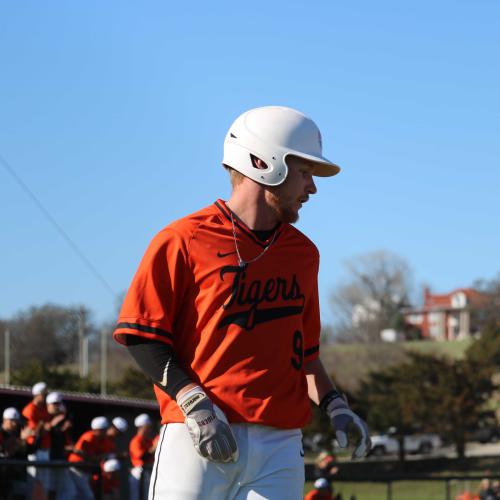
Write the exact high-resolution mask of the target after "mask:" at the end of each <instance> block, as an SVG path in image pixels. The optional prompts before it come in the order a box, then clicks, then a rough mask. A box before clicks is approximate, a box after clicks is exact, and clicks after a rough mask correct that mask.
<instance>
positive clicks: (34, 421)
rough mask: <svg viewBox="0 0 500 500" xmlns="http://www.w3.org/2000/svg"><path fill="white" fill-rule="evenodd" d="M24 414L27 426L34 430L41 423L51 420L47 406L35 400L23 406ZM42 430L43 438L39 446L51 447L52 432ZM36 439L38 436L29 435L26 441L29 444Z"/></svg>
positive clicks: (43, 447)
mask: <svg viewBox="0 0 500 500" xmlns="http://www.w3.org/2000/svg"><path fill="white" fill-rule="evenodd" d="M22 415H23V417H24V418H25V419H26V424H27V426H28V427H29V428H30V429H32V430H36V429H37V428H38V427H39V426H40V424H41V423H44V422H49V421H50V415H49V412H48V411H47V408H46V406H41V407H40V406H37V405H35V404H34V403H33V401H30V402H29V403H28V404H27V405H26V406H25V407H24V408H23V411H22ZM40 432H41V440H40V445H39V447H40V448H41V449H49V448H50V444H51V437H50V433H49V432H47V431H44V430H41V431H40ZM36 439H37V437H36V436H28V438H27V439H26V442H27V443H28V444H33V443H34V442H35V440H36Z"/></svg>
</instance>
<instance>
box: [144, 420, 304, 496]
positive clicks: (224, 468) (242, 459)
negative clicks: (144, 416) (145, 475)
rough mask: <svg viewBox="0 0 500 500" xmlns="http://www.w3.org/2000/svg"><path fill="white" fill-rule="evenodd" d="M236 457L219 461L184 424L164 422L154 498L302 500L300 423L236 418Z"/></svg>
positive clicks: (151, 493)
mask: <svg viewBox="0 0 500 500" xmlns="http://www.w3.org/2000/svg"><path fill="white" fill-rule="evenodd" d="M231 429H232V431H233V434H234V437H235V439H236V442H237V443H238V448H239V455H240V456H239V459H238V461H237V462H236V463H229V464H224V463H215V462H209V461H208V460H206V459H204V458H202V457H200V456H199V455H198V453H197V452H196V450H195V448H194V446H193V442H192V440H191V437H190V435H189V433H188V430H187V428H186V426H185V425H184V424H168V425H164V426H163V427H162V429H161V432H160V440H159V442H158V447H157V449H156V454H155V464H154V467H153V472H152V476H151V483H150V487H149V500H195V499H203V500H212V499H213V500H264V499H266V500H283V499H285V498H286V499H287V500H302V498H303V492H304V458H303V451H302V432H301V431H300V429H291V430H288V429H275V428H272V427H265V426H262V425H255V424H231Z"/></svg>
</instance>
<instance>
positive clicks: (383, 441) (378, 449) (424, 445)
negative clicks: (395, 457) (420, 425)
mask: <svg viewBox="0 0 500 500" xmlns="http://www.w3.org/2000/svg"><path fill="white" fill-rule="evenodd" d="M371 439H372V449H371V452H370V454H371V455H372V456H376V457H380V456H382V455H392V454H397V453H398V452H399V441H398V439H397V437H396V436H394V435H390V434H378V435H375V436H371ZM403 439H404V449H405V453H421V454H427V453H430V452H431V451H432V450H434V449H436V448H439V447H440V446H441V445H442V442H441V438H440V437H439V436H438V435H437V434H414V435H412V436H404V438H403Z"/></svg>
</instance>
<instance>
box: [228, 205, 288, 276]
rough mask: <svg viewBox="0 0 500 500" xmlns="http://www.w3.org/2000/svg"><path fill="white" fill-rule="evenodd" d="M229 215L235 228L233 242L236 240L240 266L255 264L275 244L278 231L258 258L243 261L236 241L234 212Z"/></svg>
mask: <svg viewBox="0 0 500 500" xmlns="http://www.w3.org/2000/svg"><path fill="white" fill-rule="evenodd" d="M229 215H230V216H231V225H232V226H233V240H234V248H235V249H236V255H237V256H238V265H239V266H240V267H246V266H248V264H251V263H252V262H255V261H256V260H258V259H260V258H261V257H262V256H263V255H264V254H265V253H266V252H267V250H268V249H269V247H270V246H271V245H272V244H273V243H274V240H275V239H276V234H277V233H278V229H276V231H274V234H273V237H272V238H271V241H270V242H269V243H268V244H267V245H266V246H265V248H264V250H262V252H260V253H259V255H257V257H254V258H253V259H251V260H243V259H242V258H241V254H240V249H239V248H238V242H237V241H236V227H235V225H234V218H233V212H232V211H231V210H229Z"/></svg>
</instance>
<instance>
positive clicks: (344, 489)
mask: <svg viewBox="0 0 500 500" xmlns="http://www.w3.org/2000/svg"><path fill="white" fill-rule="evenodd" d="M334 486H335V491H336V493H341V494H342V499H343V500H350V499H351V497H352V496H354V497H355V498H356V500H387V499H388V498H392V500H444V499H446V483H445V482H444V481H397V482H394V483H393V484H392V485H391V488H392V491H391V493H392V496H391V497H389V496H388V487H387V485H386V484H381V483H344V482H338V483H336V484H335V485H334ZM310 489H312V483H306V487H305V490H304V494H305V493H307V492H308V491H309V490H310ZM464 491H471V492H473V493H477V492H478V491H479V483H478V482H477V481H454V482H452V483H450V498H451V499H454V498H455V497H456V496H457V495H459V494H461V493H463V492H464Z"/></svg>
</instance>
